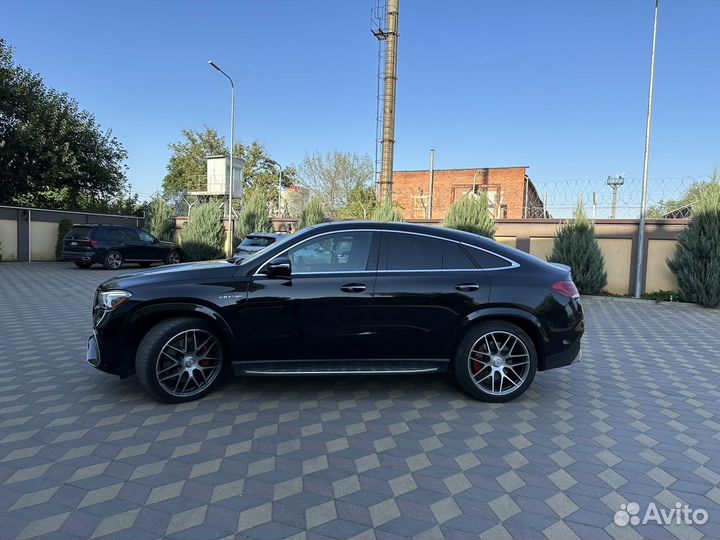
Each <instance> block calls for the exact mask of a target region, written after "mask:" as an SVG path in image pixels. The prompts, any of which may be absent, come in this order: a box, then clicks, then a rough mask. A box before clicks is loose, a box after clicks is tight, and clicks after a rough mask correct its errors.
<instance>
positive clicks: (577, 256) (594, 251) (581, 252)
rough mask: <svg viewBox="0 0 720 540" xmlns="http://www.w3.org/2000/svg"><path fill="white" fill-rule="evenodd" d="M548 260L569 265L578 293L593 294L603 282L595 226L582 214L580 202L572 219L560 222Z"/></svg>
mask: <svg viewBox="0 0 720 540" xmlns="http://www.w3.org/2000/svg"><path fill="white" fill-rule="evenodd" d="M548 261H550V262H557V263H563V264H567V265H568V266H570V268H572V277H573V281H574V282H575V285H576V286H577V288H578V290H579V291H580V293H582V294H597V293H599V292H601V291H602V290H603V289H604V288H605V287H606V286H607V273H606V272H605V259H604V257H603V254H602V251H600V246H599V245H598V243H597V240H596V239H595V226H594V225H593V224H592V223H591V222H590V220H589V219H588V217H587V215H586V214H585V210H584V209H583V205H582V202H579V203H578V205H577V208H576V209H575V215H574V219H573V220H571V221H568V222H566V223H564V224H563V225H561V226H560V228H559V230H558V232H557V236H556V237H555V243H554V244H553V250H552V253H550V256H549V257H548Z"/></svg>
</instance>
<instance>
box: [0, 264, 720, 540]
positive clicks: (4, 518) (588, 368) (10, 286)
mask: <svg viewBox="0 0 720 540" xmlns="http://www.w3.org/2000/svg"><path fill="white" fill-rule="evenodd" d="M112 275H114V274H113V273H109V272H106V271H104V270H100V269H97V270H95V269H93V270H79V269H76V268H75V267H73V266H69V265H66V264H52V263H47V264H42V263H36V264H23V263H4V264H0V538H2V539H10V538H64V539H70V538H89V537H93V538H133V539H141V540H142V539H145V538H148V539H149V538H157V537H161V536H165V537H168V538H177V539H184V538H188V539H190V538H225V537H228V538H233V537H236V538H248V539H277V538H312V539H314V538H353V537H356V538H370V539H371V538H379V539H392V538H410V537H413V538H432V539H435V538H449V539H468V538H505V537H513V538H533V539H537V538H543V537H547V538H558V539H560V538H562V539H570V538H576V537H581V538H592V539H593V540H600V539H605V538H628V539H633V538H642V537H652V538H656V539H661V538H688V539H692V538H701V537H703V536H705V537H708V538H720V488H718V484H720V405H718V403H719V398H720V388H719V382H720V352H719V351H720V312H718V311H712V310H706V309H702V308H698V307H694V306H682V305H674V306H668V305H655V304H649V303H642V302H632V301H619V300H610V299H597V298H587V299H585V300H584V305H585V309H586V317H587V327H588V331H587V334H586V336H585V338H584V357H583V360H582V362H581V363H580V364H578V365H574V366H571V367H569V368H564V369H559V370H555V371H551V372H547V373H541V374H538V377H537V378H536V380H535V383H534V385H533V386H532V388H531V389H530V390H529V391H528V392H526V394H525V395H524V396H522V397H521V398H519V399H517V400H515V401H513V402H511V403H507V404H485V403H480V402H476V401H473V400H471V399H469V398H468V397H466V396H465V395H464V394H463V393H462V392H461V391H460V390H459V389H458V388H457V387H456V386H455V385H454V383H452V381H451V380H450V379H449V377H442V376H435V377H433V376H415V377H362V378H340V377H338V378H305V379H276V378H272V379H270V378H247V379H234V380H232V381H229V382H228V383H226V384H225V385H224V386H223V387H222V388H221V389H220V391H218V392H216V393H214V394H213V395H211V396H208V397H207V398H205V399H203V400H200V401H196V402H192V403H187V404H183V405H177V406H173V405H163V404H158V403H156V402H154V401H153V400H152V399H150V398H148V397H147V396H146V395H145V394H144V393H143V392H142V391H141V389H140V387H139V385H138V383H137V381H136V380H135V378H128V379H126V380H120V379H118V378H115V377H113V376H109V375H105V374H103V373H100V372H98V371H96V370H95V369H93V368H92V367H90V366H89V365H87V364H85V362H84V352H85V339H86V337H87V335H88V333H89V330H90V308H91V301H92V295H93V291H94V289H95V287H96V286H97V285H98V284H99V283H101V282H102V281H104V280H106V279H108V278H109V277H111V276H112ZM629 502H637V503H638V504H639V505H640V507H641V508H642V509H643V511H644V509H645V508H646V507H647V506H648V505H649V504H650V503H655V504H656V505H658V506H659V507H661V508H673V507H674V505H675V503H676V502H680V503H687V504H688V505H690V506H691V507H692V508H694V509H697V508H702V509H704V510H706V511H707V513H708V516H709V519H708V521H707V523H705V524H704V525H698V524H696V525H671V526H663V525H658V524H646V525H637V526H632V525H627V526H618V525H615V524H614V522H613V516H614V514H615V512H616V511H618V510H619V509H620V505H621V504H626V503H629Z"/></svg>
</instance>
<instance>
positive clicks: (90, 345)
mask: <svg viewBox="0 0 720 540" xmlns="http://www.w3.org/2000/svg"><path fill="white" fill-rule="evenodd" d="M85 360H87V363H88V364H90V365H91V366H92V367H99V366H100V364H101V363H102V361H101V360H100V346H99V345H98V341H97V337H96V336H95V332H93V335H92V336H90V337H89V338H88V340H87V352H86V353H85Z"/></svg>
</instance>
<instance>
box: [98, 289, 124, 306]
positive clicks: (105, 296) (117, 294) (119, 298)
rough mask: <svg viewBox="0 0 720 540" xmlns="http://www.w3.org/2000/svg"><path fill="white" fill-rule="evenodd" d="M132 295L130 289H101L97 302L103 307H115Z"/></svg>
mask: <svg viewBox="0 0 720 540" xmlns="http://www.w3.org/2000/svg"><path fill="white" fill-rule="evenodd" d="M131 296H132V293H129V292H128V291H100V292H99V293H98V297H97V303H98V305H99V306H100V307H101V308H103V309H115V308H116V307H118V306H119V305H120V304H122V303H123V302H125V300H127V299H128V298H130V297H131Z"/></svg>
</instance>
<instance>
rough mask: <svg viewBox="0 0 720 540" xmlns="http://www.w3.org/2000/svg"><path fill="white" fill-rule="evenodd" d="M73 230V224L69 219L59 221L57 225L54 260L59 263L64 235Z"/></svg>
mask: <svg viewBox="0 0 720 540" xmlns="http://www.w3.org/2000/svg"><path fill="white" fill-rule="evenodd" d="M72 228H73V222H72V220H71V219H61V220H60V223H58V234H57V242H55V258H56V259H57V260H58V261H59V260H60V259H62V252H63V246H64V242H63V240H64V239H65V235H66V234H67V233H68V232H69V231H70V229H72Z"/></svg>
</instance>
